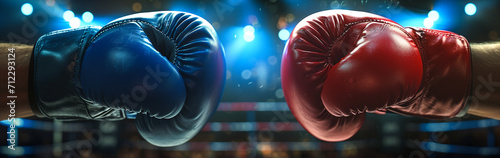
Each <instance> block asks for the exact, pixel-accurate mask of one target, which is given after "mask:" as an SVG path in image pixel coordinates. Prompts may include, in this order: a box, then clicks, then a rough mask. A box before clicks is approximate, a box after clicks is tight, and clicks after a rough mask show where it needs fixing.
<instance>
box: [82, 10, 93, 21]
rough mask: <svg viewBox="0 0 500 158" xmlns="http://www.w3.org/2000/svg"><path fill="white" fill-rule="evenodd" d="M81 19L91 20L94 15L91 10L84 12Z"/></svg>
mask: <svg viewBox="0 0 500 158" xmlns="http://www.w3.org/2000/svg"><path fill="white" fill-rule="evenodd" d="M82 20H83V21H85V22H92V20H94V15H93V14H92V13H91V12H88V11H87V12H84V13H83V15H82Z"/></svg>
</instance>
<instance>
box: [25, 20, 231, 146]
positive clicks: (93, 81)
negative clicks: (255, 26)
mask: <svg viewBox="0 0 500 158" xmlns="http://www.w3.org/2000/svg"><path fill="white" fill-rule="evenodd" d="M93 30H95V29H93ZM70 32H71V31H70ZM91 32H92V34H87V33H80V34H79V36H78V38H82V37H85V38H83V39H85V40H73V42H76V43H79V44H80V46H79V48H78V50H83V51H84V53H82V52H80V51H78V53H76V52H70V53H69V54H71V53H73V55H68V56H71V57H72V59H71V60H73V61H72V62H69V64H68V65H69V66H66V67H64V68H66V69H69V70H71V72H69V73H68V74H69V76H70V77H68V78H70V79H68V80H70V81H71V84H72V88H73V89H76V92H75V93H72V94H68V95H67V97H73V98H76V99H78V100H80V101H81V102H80V103H81V104H79V105H71V106H73V107H75V106H78V107H83V108H87V107H88V106H89V105H93V106H96V107H101V108H106V109H111V110H118V111H121V114H123V111H124V110H128V111H131V112H135V113H137V116H136V125H137V129H138V131H139V133H140V134H141V135H142V136H143V137H144V138H145V139H146V140H147V141H148V142H150V143H152V144H154V145H157V146H175V145H179V144H182V143H184V142H186V141H188V140H189V139H191V138H192V137H193V136H194V135H195V134H197V133H198V132H199V131H200V130H201V128H202V127H203V126H204V125H205V123H206V122H207V121H208V119H209V118H210V117H211V115H212V113H213V112H214V111H215V110H216V109H217V106H218V103H219V101H220V98H221V95H222V90H223V87H224V81H225V72H226V71H225V61H224V52H223V48H222V45H221V44H220V42H219V40H218V37H217V35H216V33H215V30H214V29H213V28H212V26H211V25H210V24H209V23H208V22H207V21H205V20H204V19H202V18H200V17H198V16H196V15H192V14H189V13H183V12H150V13H139V14H134V15H130V16H126V17H123V18H120V19H117V20H115V21H113V22H111V23H109V24H107V25H106V26H104V27H103V28H101V29H99V31H98V32H97V31H91ZM89 37H92V38H89ZM66 38H74V37H69V36H67V35H64V34H59V35H58V36H56V37H52V38H49V39H41V40H42V41H41V43H46V42H45V41H50V40H53V39H62V41H64V40H67V39H66ZM54 44H58V43H57V42H55V43H54ZM41 50H43V49H41ZM60 51H62V50H60ZM41 52H44V51H41ZM46 52H47V53H46V54H44V55H42V56H49V55H52V54H57V53H59V52H57V51H55V53H54V52H48V51H46ZM49 53H52V54H49ZM37 54H40V53H37V52H35V55H37ZM38 63H43V62H38ZM64 68H59V69H64ZM35 70H37V67H36V66H35ZM35 76H36V75H35ZM66 76H67V75H66ZM35 82H36V83H39V84H43V83H42V82H37V80H36V78H35ZM39 84H38V85H39ZM35 94H36V95H38V96H42V98H43V96H45V95H46V94H41V93H35ZM38 98H40V97H38ZM57 99H58V98H56V100H57ZM59 100H62V99H60V98H59ZM44 106H45V105H42V106H40V109H44ZM87 111H88V110H87ZM54 113H57V112H54ZM54 113H46V115H47V116H51V117H52V118H58V117H57V116H55V115H54ZM68 115H72V116H73V117H75V118H85V119H94V118H95V117H89V116H87V115H81V114H74V113H73V114H68ZM104 118H105V117H104Z"/></svg>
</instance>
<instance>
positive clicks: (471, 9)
mask: <svg viewBox="0 0 500 158" xmlns="http://www.w3.org/2000/svg"><path fill="white" fill-rule="evenodd" d="M476 11H477V8H476V5H474V3H467V5H465V14H467V15H474V14H476Z"/></svg>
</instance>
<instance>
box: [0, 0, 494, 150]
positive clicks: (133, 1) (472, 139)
mask: <svg viewBox="0 0 500 158" xmlns="http://www.w3.org/2000/svg"><path fill="white" fill-rule="evenodd" d="M470 2H472V3H474V4H475V5H476V6H477V8H478V9H477V12H476V14H474V15H472V16H469V15H467V14H465V12H464V6H465V5H466V4H467V3H470ZM24 3H31V4H32V6H33V13H32V14H31V15H28V16H26V15H23V14H22V13H21V6H22V5H23V4H24ZM328 9H351V10H359V11H366V12H371V13H375V14H379V15H382V16H385V17H388V18H390V19H393V20H394V21H396V22H398V23H400V24H401V25H403V26H416V27H424V25H423V20H424V19H425V18H426V17H427V16H428V15H427V13H429V11H431V10H436V11H438V12H439V15H440V17H439V19H438V20H436V21H435V22H434V25H433V26H432V27H431V28H433V29H442V30H449V31H452V32H455V33H458V34H461V35H463V36H465V37H466V38H467V39H468V40H469V42H471V43H477V42H491V41H498V39H499V38H498V33H499V32H500V17H499V16H500V11H499V9H500V1H495V0H480V1H479V0H478V1H474V0H470V1H465V0H456V1H451V0H447V1H443V0H422V1H417V0H413V1H412V0H399V1H398V0H352V1H350V0H345V1H337V0H313V1H301V0H257V1H244V0H207V1H189V0H184V1H165V0H109V1H103V0H99V1H98V0H86V1H76V0H41V1H24V0H15V1H14V0H12V1H8V0H3V1H0V15H2V17H1V18H0V22H1V23H0V42H16V43H25V44H33V43H34V42H36V40H37V39H38V38H39V37H40V36H42V35H43V34H45V33H47V32H49V31H53V30H59V29H65V28H70V25H69V23H68V22H67V21H65V20H64V19H63V17H62V15H63V13H64V11H66V10H72V11H73V12H74V13H75V16H76V17H78V18H80V19H81V16H82V13H83V12H86V11H90V12H92V13H93V15H94V20H93V21H92V22H89V23H87V22H83V21H82V22H81V25H80V26H85V25H100V26H103V25H105V24H106V23H107V22H109V21H111V20H113V19H116V18H118V17H121V16H124V15H128V14H133V13H136V12H147V11H160V10H176V11H186V12H191V13H194V14H197V15H199V16H201V17H203V18H205V19H206V20H207V21H209V22H210V23H212V25H213V26H214V28H215V29H216V31H217V33H218V35H219V38H220V40H221V42H222V44H223V45H224V48H225V53H226V61H227V69H228V70H227V80H226V86H225V89H224V95H223V97H222V102H223V103H222V104H221V106H220V107H219V110H218V111H217V112H216V113H215V114H214V116H213V118H212V120H211V121H210V122H209V123H208V124H207V126H206V127H205V129H204V130H203V131H202V132H201V133H199V134H198V135H197V136H196V137H195V138H193V140H191V141H190V142H189V143H187V144H184V145H182V146H180V147H174V148H158V147H154V146H151V145H149V144H148V143H146V142H145V141H144V140H143V139H142V138H141V137H140V136H139V135H138V133H137V131H136V129H135V125H134V122H133V120H124V121H118V122H94V121H81V122H58V121H52V120H43V119H37V118H30V119H24V121H23V123H24V124H23V125H20V126H19V127H20V128H19V135H18V138H19V140H18V141H19V143H20V144H19V146H18V147H22V148H19V149H20V150H16V151H15V152H11V151H9V150H6V147H5V145H6V143H5V142H4V141H0V142H1V143H2V144H0V145H2V146H1V148H0V154H5V156H7V154H9V155H10V156H23V155H24V156H26V157H31V156H37V157H64V156H70V157H107V156H111V157H498V156H500V155H499V154H500V152H499V151H500V136H499V134H500V127H498V126H499V122H498V121H496V120H490V119H484V118H480V117H475V116H470V115H466V116H465V117H463V118H459V119H450V120H425V119H419V118H414V117H405V116H400V115H395V114H386V115H375V114H369V115H368V117H367V120H366V123H365V124H364V126H363V127H362V129H361V131H360V132H358V133H357V134H356V135H355V136H354V137H353V138H351V139H349V140H347V141H344V142H338V143H328V142H322V141H320V140H318V139H316V138H314V137H313V136H311V135H310V134H308V133H307V132H306V131H305V130H304V129H302V127H301V126H300V124H298V123H297V122H296V120H295V119H294V118H293V116H292V115H291V113H290V111H288V107H287V106H286V104H285V103H284V101H285V100H284V98H283V92H282V90H281V82H280V80H281V79H280V64H281V63H280V61H281V55H282V51H283V47H284V44H285V43H286V39H284V40H282V39H280V38H279V36H278V33H279V32H280V30H283V29H284V30H286V31H288V32H291V31H292V29H293V28H294V26H295V25H296V24H297V23H298V22H299V21H300V20H301V19H303V18H305V17H306V16H308V15H310V14H312V13H315V12H318V11H323V10H328ZM245 26H252V27H253V28H254V29H255V33H254V36H255V38H254V40H253V41H250V42H248V41H245V40H244V38H245V37H244V36H245V35H244V31H243V28H244V27H245ZM5 51H6V50H5ZM440 122H444V123H442V124H433V123H440ZM447 122H451V123H447ZM427 123H430V124H427ZM427 126H429V128H430V129H433V131H426V129H427V128H426V127H427ZM0 127H1V129H2V130H0V131H5V130H6V127H5V126H0ZM4 136H5V135H2V137H0V138H2V139H1V140H4Z"/></svg>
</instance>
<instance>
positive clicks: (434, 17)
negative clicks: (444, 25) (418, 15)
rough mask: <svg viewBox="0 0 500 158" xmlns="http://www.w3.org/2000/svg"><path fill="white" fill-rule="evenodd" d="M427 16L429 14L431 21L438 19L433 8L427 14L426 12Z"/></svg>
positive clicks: (437, 14)
mask: <svg viewBox="0 0 500 158" xmlns="http://www.w3.org/2000/svg"><path fill="white" fill-rule="evenodd" d="M427 16H429V18H430V19H431V20H432V21H436V20H438V19H439V13H438V12H437V11H435V10H431V11H430V12H429V14H427Z"/></svg>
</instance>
